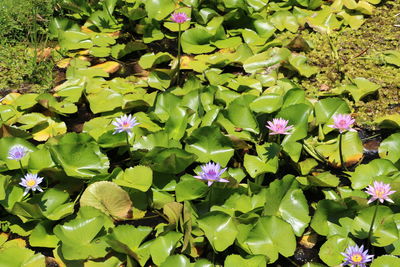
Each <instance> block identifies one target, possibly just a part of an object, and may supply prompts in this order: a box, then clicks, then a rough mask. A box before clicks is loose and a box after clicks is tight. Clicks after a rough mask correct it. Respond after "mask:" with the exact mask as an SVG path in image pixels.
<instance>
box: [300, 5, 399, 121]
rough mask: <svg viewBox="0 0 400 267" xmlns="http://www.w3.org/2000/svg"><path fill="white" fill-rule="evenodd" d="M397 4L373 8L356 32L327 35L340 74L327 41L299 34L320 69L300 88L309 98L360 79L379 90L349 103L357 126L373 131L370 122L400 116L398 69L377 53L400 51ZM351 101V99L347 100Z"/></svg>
mask: <svg viewBox="0 0 400 267" xmlns="http://www.w3.org/2000/svg"><path fill="white" fill-rule="evenodd" d="M398 10H400V2H398V1H387V2H386V3H385V4H383V5H381V6H379V7H377V8H376V10H375V13H374V15H372V16H370V17H369V18H367V20H366V21H365V23H364V24H363V25H362V26H361V27H360V28H359V29H358V30H352V29H350V28H345V29H343V30H341V31H338V32H335V33H334V34H332V35H331V41H332V43H333V45H334V46H335V47H336V49H337V52H338V55H339V64H340V66H339V67H340V71H338V66H337V61H336V60H335V59H334V57H333V55H332V49H331V47H330V44H329V41H328V37H327V36H326V35H321V34H319V33H315V32H305V31H304V32H303V33H302V36H303V38H305V39H306V40H309V41H311V42H312V43H313V44H314V49H313V50H311V51H309V52H308V53H307V56H308V57H309V62H310V63H311V64H313V65H317V66H319V67H320V69H321V72H320V73H319V74H318V75H316V76H315V77H313V78H311V79H304V80H302V81H301V84H302V85H303V86H304V87H305V88H306V89H307V92H308V94H309V96H314V97H318V96H321V95H324V94H325V95H328V94H329V93H330V90H331V89H333V88H334V87H336V86H338V85H339V84H342V83H346V82H347V81H348V79H347V78H348V77H350V78H356V77H364V78H367V79H369V80H370V81H372V82H374V83H377V84H379V85H380V86H381V88H380V89H379V90H378V93H377V94H376V95H374V96H370V97H367V98H365V99H363V101H359V102H357V103H354V101H349V102H350V103H351V105H352V107H353V108H354V111H355V113H356V115H357V122H358V124H360V125H362V126H363V127H371V128H373V127H374V125H373V123H372V122H373V120H374V119H375V118H377V117H380V116H382V115H386V114H393V113H399V112H400V105H399V103H400V93H399V92H400V90H399V89H400V69H399V68H397V67H395V66H391V65H385V64H384V61H383V60H382V58H381V55H380V53H381V52H383V51H385V50H399V49H400V43H399V40H400V29H399V28H398V27H396V26H394V25H395V24H399V23H398V21H396V18H397V17H396V16H395V15H396V14H397V13H398ZM350 99H351V98H350Z"/></svg>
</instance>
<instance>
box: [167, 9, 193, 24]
mask: <svg viewBox="0 0 400 267" xmlns="http://www.w3.org/2000/svg"><path fill="white" fill-rule="evenodd" d="M171 20H172V21H173V22H176V23H179V24H182V23H185V22H186V21H189V20H190V18H189V17H188V16H187V15H186V13H183V12H175V13H173V14H172V15H171Z"/></svg>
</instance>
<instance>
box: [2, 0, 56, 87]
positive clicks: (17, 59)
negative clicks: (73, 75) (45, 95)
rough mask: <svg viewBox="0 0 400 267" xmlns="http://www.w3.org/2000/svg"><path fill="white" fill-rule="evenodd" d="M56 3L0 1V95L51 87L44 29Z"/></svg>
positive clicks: (51, 66) (19, 0) (43, 1)
mask: <svg viewBox="0 0 400 267" xmlns="http://www.w3.org/2000/svg"><path fill="white" fill-rule="evenodd" d="M56 3H57V0H25V1H24V0H1V1H0V94H1V95H4V94H6V93H8V92H9V91H11V90H18V91H35V92H42V91H45V90H47V89H50V88H51V87H52V80H53V75H52V70H53V66H54V63H53V61H52V60H51V57H46V58H41V57H40V55H38V51H40V50H41V49H43V48H45V47H47V46H48V35H47V28H48V24H49V22H50V20H51V18H52V17H53V13H54V7H55V6H56Z"/></svg>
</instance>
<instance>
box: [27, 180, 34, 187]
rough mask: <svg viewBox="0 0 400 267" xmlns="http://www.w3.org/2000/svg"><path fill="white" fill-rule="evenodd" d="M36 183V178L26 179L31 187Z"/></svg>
mask: <svg viewBox="0 0 400 267" xmlns="http://www.w3.org/2000/svg"><path fill="white" fill-rule="evenodd" d="M35 184H36V181H35V180H33V179H32V180H28V181H26V185H27V186H29V187H32V186H34V185H35Z"/></svg>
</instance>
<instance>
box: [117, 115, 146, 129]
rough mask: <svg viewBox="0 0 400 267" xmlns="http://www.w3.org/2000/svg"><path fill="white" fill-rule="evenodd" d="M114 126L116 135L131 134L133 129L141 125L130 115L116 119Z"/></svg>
mask: <svg viewBox="0 0 400 267" xmlns="http://www.w3.org/2000/svg"><path fill="white" fill-rule="evenodd" d="M112 124H113V125H114V126H115V128H114V130H115V132H114V133H113V134H116V133H122V132H127V133H130V132H131V131H132V128H133V127H134V126H136V125H139V124H140V123H138V122H137V121H136V117H132V115H131V114H129V115H128V116H127V115H123V116H121V117H119V118H116V119H115V121H114V122H113V123H112Z"/></svg>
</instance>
